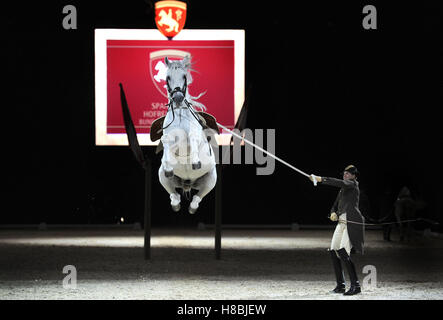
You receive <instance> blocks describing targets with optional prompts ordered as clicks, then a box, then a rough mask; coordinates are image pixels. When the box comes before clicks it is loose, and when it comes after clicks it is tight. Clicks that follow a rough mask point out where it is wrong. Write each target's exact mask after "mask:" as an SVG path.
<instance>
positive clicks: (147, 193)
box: [144, 160, 151, 260]
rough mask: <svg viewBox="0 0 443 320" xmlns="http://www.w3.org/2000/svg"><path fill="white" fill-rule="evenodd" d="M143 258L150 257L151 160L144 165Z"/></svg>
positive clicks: (147, 258)
mask: <svg viewBox="0 0 443 320" xmlns="http://www.w3.org/2000/svg"><path fill="white" fill-rule="evenodd" d="M144 216H145V217H144V218H145V223H144V230H145V244H144V249H145V260H149V259H151V161H149V160H147V161H146V165H145V214H144Z"/></svg>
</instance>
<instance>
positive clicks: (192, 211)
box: [188, 206, 198, 214]
mask: <svg viewBox="0 0 443 320" xmlns="http://www.w3.org/2000/svg"><path fill="white" fill-rule="evenodd" d="M197 209H198V207H197V208H192V207H191V206H189V209H188V210H189V213H190V214H194V213H195V212H196V211H197Z"/></svg>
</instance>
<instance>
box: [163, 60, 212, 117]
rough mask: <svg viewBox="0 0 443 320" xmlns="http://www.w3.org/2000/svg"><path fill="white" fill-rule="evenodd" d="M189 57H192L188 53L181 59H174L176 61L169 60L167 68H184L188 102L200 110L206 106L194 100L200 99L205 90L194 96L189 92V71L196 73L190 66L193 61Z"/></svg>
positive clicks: (190, 78) (204, 109)
mask: <svg viewBox="0 0 443 320" xmlns="http://www.w3.org/2000/svg"><path fill="white" fill-rule="evenodd" d="M191 59H192V58H191V56H190V55H188V56H186V57H185V58H184V59H183V60H176V61H171V60H169V61H170V65H169V68H172V69H174V68H180V69H183V70H185V72H186V80H187V82H188V90H187V92H186V95H187V100H188V102H189V103H190V104H191V106H192V107H193V109H196V108H199V109H200V111H206V106H205V105H204V104H203V103H201V102H198V101H196V100H198V99H200V98H201V97H202V96H203V95H204V94H205V93H206V91H204V92H202V93H200V94H199V95H197V96H196V97H194V96H191V94H190V93H189V85H190V84H191V83H192V75H191V72H197V73H198V71H197V70H195V69H193V68H192V66H193V65H194V62H192V60H191Z"/></svg>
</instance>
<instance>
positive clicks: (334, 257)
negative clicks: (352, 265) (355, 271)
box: [329, 250, 345, 293]
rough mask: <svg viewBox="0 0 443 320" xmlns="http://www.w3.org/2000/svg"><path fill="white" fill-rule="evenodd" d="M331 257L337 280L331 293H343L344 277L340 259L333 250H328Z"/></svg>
mask: <svg viewBox="0 0 443 320" xmlns="http://www.w3.org/2000/svg"><path fill="white" fill-rule="evenodd" d="M329 253H330V254H331V259H332V265H333V266H334V272H335V280H336V281H337V286H336V287H335V289H334V290H332V291H331V292H332V293H345V277H344V275H343V269H342V267H341V262H340V259H339V258H338V257H337V253H336V251H335V250H329Z"/></svg>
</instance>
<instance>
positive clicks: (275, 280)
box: [0, 228, 443, 300]
mask: <svg viewBox="0 0 443 320" xmlns="http://www.w3.org/2000/svg"><path fill="white" fill-rule="evenodd" d="M332 232H333V231H332V230H299V231H290V230H224V231H223V239H222V248H223V249H222V259H221V260H218V261H217V260H215V253H214V250H213V248H214V238H213V231H211V230H204V231H200V230H196V229H195V230H189V229H176V230H167V229H154V230H153V236H152V259H151V260H150V261H145V260H144V259H143V231H140V230H131V229H116V228H114V229H102V230H91V229H88V230H76V229H66V230H51V229H50V230H45V231H38V230H0V299H2V300H3V299H149V300H151V299H155V300H163V299H168V300H182V299H190V300H193V299H202V300H211V299H221V300H225V299H226V300H231V299H252V300H255V299H260V300H261V299H263V300H271V299H283V300H293V299H350V300H354V299H357V300H363V299H439V300H440V299H443V250H442V249H443V239H441V238H437V237H432V236H431V237H426V238H424V237H420V238H417V239H416V240H415V241H414V242H413V243H410V244H401V243H399V242H398V240H397V239H396V235H395V234H394V235H393V241H392V242H385V241H383V240H382V234H381V231H367V232H366V242H367V243H366V254H365V255H363V256H360V255H355V256H354V261H355V263H356V267H357V271H358V272H359V277H360V281H361V282H362V283H363V284H364V286H363V293H362V294H360V295H357V296H352V297H345V296H342V295H336V294H330V293H328V292H329V291H330V290H331V289H332V288H333V287H334V284H335V283H334V276H333V271H332V265H331V262H330V258H329V255H328V253H327V251H326V248H327V247H328V245H329V241H330V238H331V236H332ZM66 265H73V266H75V268H76V270H77V286H76V288H75V289H74V288H64V287H63V278H64V277H65V276H66V274H64V273H63V267H64V266H66ZM366 265H373V266H374V267H375V268H376V273H377V277H376V278H377V279H376V283H375V282H373V283H367V284H365V282H364V281H363V277H364V276H366V274H363V273H362V270H363V267H364V266H366Z"/></svg>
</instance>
